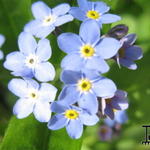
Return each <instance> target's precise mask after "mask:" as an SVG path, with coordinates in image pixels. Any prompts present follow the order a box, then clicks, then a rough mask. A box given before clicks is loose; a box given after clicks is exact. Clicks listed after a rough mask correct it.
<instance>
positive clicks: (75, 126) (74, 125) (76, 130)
mask: <svg viewBox="0 0 150 150" xmlns="http://www.w3.org/2000/svg"><path fill="white" fill-rule="evenodd" d="M66 130H67V133H68V135H69V136H70V137H71V138H73V139H79V138H80V137H81V135H82V132H83V124H82V123H81V121H80V120H79V119H76V120H70V121H69V123H68V125H67V126H66Z"/></svg>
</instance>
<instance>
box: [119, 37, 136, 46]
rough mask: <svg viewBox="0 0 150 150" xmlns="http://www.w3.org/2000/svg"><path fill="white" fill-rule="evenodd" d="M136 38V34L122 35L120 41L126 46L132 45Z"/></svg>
mask: <svg viewBox="0 0 150 150" xmlns="http://www.w3.org/2000/svg"><path fill="white" fill-rule="evenodd" d="M136 39H137V36H136V34H128V35H126V36H125V37H123V38H122V39H121V41H123V42H124V43H123V45H124V46H125V47H126V46H129V45H133V44H134V43H135V41H136Z"/></svg>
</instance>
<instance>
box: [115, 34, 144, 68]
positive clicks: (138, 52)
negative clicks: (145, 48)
mask: <svg viewBox="0 0 150 150" xmlns="http://www.w3.org/2000/svg"><path fill="white" fill-rule="evenodd" d="M135 41H136V35H135V34H128V35H126V36H124V37H123V38H122V39H121V40H120V42H121V43H122V47H121V48H120V49H119V51H118V54H117V55H116V57H115V59H116V61H117V63H118V65H119V66H120V64H121V65H122V66H124V67H127V68H128V69H132V70H135V69H137V65H136V63H135V62H134V61H135V60H139V59H141V58H142V57H143V53H142V49H141V48H140V47H139V46H136V45H134V43H135Z"/></svg>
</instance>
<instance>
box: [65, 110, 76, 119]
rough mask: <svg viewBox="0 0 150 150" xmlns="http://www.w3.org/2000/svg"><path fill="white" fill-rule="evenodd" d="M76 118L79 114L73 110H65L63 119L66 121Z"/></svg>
mask: <svg viewBox="0 0 150 150" xmlns="http://www.w3.org/2000/svg"><path fill="white" fill-rule="evenodd" d="M78 116H79V113H78V112H77V111H76V110H73V109H70V110H66V112H65V117H66V118H68V119H77V118H78Z"/></svg>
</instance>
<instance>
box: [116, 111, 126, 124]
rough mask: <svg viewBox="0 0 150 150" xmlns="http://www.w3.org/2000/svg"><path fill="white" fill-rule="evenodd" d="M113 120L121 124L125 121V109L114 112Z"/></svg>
mask: <svg viewBox="0 0 150 150" xmlns="http://www.w3.org/2000/svg"><path fill="white" fill-rule="evenodd" d="M115 120H116V121H117V122H118V123H121V124H123V123H125V122H126V121H127V120H128V116H127V114H126V112H125V111H117V112H116V113H115Z"/></svg>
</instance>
